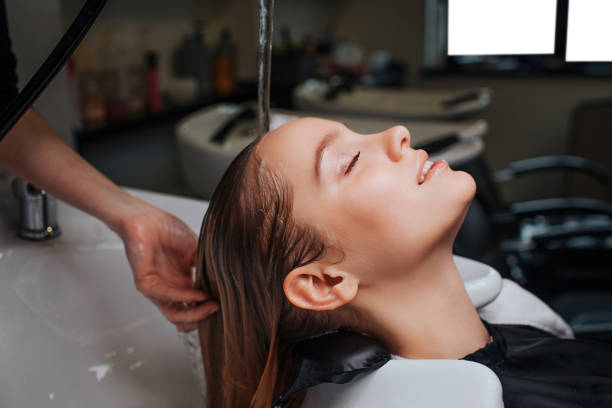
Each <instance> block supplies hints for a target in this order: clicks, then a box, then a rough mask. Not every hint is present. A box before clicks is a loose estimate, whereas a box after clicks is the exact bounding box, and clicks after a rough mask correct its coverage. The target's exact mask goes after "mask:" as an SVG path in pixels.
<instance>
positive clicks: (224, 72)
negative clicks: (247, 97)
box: [212, 28, 236, 97]
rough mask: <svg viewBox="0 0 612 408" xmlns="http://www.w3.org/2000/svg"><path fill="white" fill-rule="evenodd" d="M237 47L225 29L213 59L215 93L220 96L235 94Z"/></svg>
mask: <svg viewBox="0 0 612 408" xmlns="http://www.w3.org/2000/svg"><path fill="white" fill-rule="evenodd" d="M235 61H236V45H235V44H234V42H233V41H232V36H231V33H230V31H229V29H227V28H224V29H223V30H222V31H221V35H220V37H219V43H218V44H217V47H216V49H215V54H214V57H213V63H212V71H213V78H214V81H213V83H214V88H215V93H216V94H217V95H218V96H221V97H223V96H227V95H230V94H231V93H232V92H234V88H235V85H236V82H235V67H236V65H235Z"/></svg>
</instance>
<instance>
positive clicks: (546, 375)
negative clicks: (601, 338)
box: [463, 322, 612, 408]
mask: <svg viewBox="0 0 612 408" xmlns="http://www.w3.org/2000/svg"><path fill="white" fill-rule="evenodd" d="M484 323H485V325H486V327H487V328H488V329H489V333H490V334H491V336H492V337H493V342H492V343H490V344H488V345H486V346H485V347H484V348H481V349H479V350H477V351H475V352H474V353H472V354H469V355H468V356H466V357H464V358H463V359H464V360H469V361H474V362H477V363H480V364H483V365H485V366H487V367H489V368H490V369H491V370H492V371H493V372H494V373H495V374H497V376H498V377H499V380H500V381H501V384H502V390H503V399H504V406H505V408H531V407H534V408H535V407H537V408H549V407H550V408H553V407H554V408H566V407H612V347H611V346H608V345H607V344H605V343H597V342H592V341H587V340H574V339H572V340H569V339H560V338H558V337H555V336H553V335H550V334H548V333H546V332H544V331H542V330H539V329H536V328H533V327H530V326H519V325H495V324H489V323H487V322H484Z"/></svg>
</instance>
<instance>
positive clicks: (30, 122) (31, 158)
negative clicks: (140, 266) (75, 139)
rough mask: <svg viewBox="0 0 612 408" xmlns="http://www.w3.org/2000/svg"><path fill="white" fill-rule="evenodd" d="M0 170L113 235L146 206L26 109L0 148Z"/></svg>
mask: <svg viewBox="0 0 612 408" xmlns="http://www.w3.org/2000/svg"><path fill="white" fill-rule="evenodd" d="M0 165H1V166H2V167H4V168H6V169H8V170H9V171H11V172H12V173H13V174H15V175H17V176H19V177H21V178H23V179H25V180H27V181H28V182H30V183H32V184H34V185H35V186H36V187H38V188H41V189H44V190H46V191H48V192H49V193H50V194H51V195H53V196H55V197H57V198H59V199H60V200H63V201H65V202H67V203H69V204H71V205H73V206H75V207H77V208H79V209H81V210H83V211H85V212H87V213H88V214H91V215H92V216H94V217H96V218H99V219H100V220H102V221H103V222H105V223H106V224H107V225H108V226H109V227H110V228H111V229H113V230H114V231H115V232H117V233H119V234H120V232H121V229H122V225H123V224H124V223H125V221H126V219H125V218H126V216H128V215H129V214H130V213H135V212H137V211H138V210H139V208H140V207H142V206H146V204H145V203H144V202H142V201H140V200H138V199H137V198H135V197H133V196H131V195H129V194H128V193H127V192H125V191H124V190H122V189H121V188H119V187H118V186H117V185H116V184H114V183H113V182H112V181H110V180H109V179H108V178H107V177H105V176H104V175H103V174H102V173H100V172H99V171H98V170H96V169H95V168H93V167H92V166H91V165H90V164H89V163H87V162H86V161H85V160H84V159H83V158H82V157H81V156H79V155H78V154H77V153H76V152H74V151H73V150H72V149H71V148H70V147H69V146H68V145H66V144H65V143H64V142H63V141H62V140H61V139H60V137H59V136H58V135H57V134H56V133H55V131H54V130H53V129H52V128H51V127H50V126H49V125H48V124H47V122H46V121H45V119H44V118H43V117H42V116H40V115H39V114H38V113H37V112H35V111H34V110H32V109H30V110H28V111H27V112H26V114H25V115H24V117H23V118H22V119H21V120H20V121H19V122H18V123H17V125H15V127H14V128H13V130H11V132H10V133H9V134H8V135H7V136H6V137H5V138H4V140H2V142H0ZM120 235H121V234H120Z"/></svg>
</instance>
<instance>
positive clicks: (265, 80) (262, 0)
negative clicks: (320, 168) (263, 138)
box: [257, 0, 274, 135]
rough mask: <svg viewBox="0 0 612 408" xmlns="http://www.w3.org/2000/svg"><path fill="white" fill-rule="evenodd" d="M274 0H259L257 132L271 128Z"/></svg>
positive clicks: (260, 132)
mask: <svg viewBox="0 0 612 408" xmlns="http://www.w3.org/2000/svg"><path fill="white" fill-rule="evenodd" d="M273 19H274V0H259V56H258V59H257V62H258V83H257V134H258V135H263V134H264V133H266V132H267V131H268V130H270V71H271V66H270V65H271V63H272V21H273Z"/></svg>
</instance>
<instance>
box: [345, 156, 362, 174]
mask: <svg viewBox="0 0 612 408" xmlns="http://www.w3.org/2000/svg"><path fill="white" fill-rule="evenodd" d="M360 154H361V152H357V154H356V155H355V157H353V160H351V162H350V164H349V165H348V167H347V168H346V171H345V172H344V175H345V176H346V175H347V174H349V173H350V172H351V170H353V167H354V166H355V164H356V163H357V160H359V155H360Z"/></svg>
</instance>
